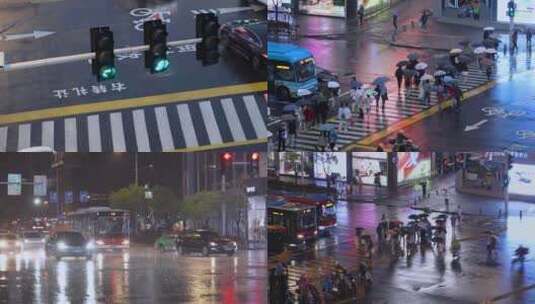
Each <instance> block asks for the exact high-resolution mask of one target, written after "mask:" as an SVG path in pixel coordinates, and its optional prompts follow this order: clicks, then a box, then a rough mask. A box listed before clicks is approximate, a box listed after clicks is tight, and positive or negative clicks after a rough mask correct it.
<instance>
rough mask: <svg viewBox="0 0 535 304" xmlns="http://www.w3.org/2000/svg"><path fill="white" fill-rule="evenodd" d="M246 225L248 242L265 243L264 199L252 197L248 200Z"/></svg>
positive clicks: (262, 197)
mask: <svg viewBox="0 0 535 304" xmlns="http://www.w3.org/2000/svg"><path fill="white" fill-rule="evenodd" d="M248 207H249V208H248V210H247V216H248V218H247V224H248V227H247V229H248V235H247V236H248V237H249V241H250V242H265V241H266V198H265V197H264V196H252V197H249V198H248Z"/></svg>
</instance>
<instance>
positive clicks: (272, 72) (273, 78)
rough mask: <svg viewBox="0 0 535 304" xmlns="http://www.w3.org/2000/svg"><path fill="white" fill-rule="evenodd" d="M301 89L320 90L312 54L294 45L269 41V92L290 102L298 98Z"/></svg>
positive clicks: (313, 91)
mask: <svg viewBox="0 0 535 304" xmlns="http://www.w3.org/2000/svg"><path fill="white" fill-rule="evenodd" d="M300 89H306V90H309V91H310V92H312V93H315V92H316V91H317V90H318V79H317V77H316V64H315V62H314V57H313V55H312V53H311V52H310V51H308V50H307V49H305V48H302V47H300V46H297V45H294V44H289V43H278V42H271V41H268V90H269V91H270V93H272V94H275V96H276V97H277V98H278V99H279V100H281V101H289V100H290V99H292V98H296V97H298V95H297V92H298V90H300Z"/></svg>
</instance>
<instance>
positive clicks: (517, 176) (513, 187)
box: [509, 163, 535, 196]
mask: <svg viewBox="0 0 535 304" xmlns="http://www.w3.org/2000/svg"><path fill="white" fill-rule="evenodd" d="M509 178H510V181H509V193H510V194H520V195H528V196H535V165H526V164H515V163H513V165H512V168H511V170H510V171H509Z"/></svg>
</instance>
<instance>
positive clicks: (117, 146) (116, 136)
mask: <svg viewBox="0 0 535 304" xmlns="http://www.w3.org/2000/svg"><path fill="white" fill-rule="evenodd" d="M110 125H111V138H112V144H113V151H114V152H126V143H125V138H124V130H123V117H122V115H121V112H115V113H111V114H110Z"/></svg>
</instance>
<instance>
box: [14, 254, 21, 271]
mask: <svg viewBox="0 0 535 304" xmlns="http://www.w3.org/2000/svg"><path fill="white" fill-rule="evenodd" d="M21 264H22V254H16V255H15V271H16V272H20V268H21V267H20V266H21Z"/></svg>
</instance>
